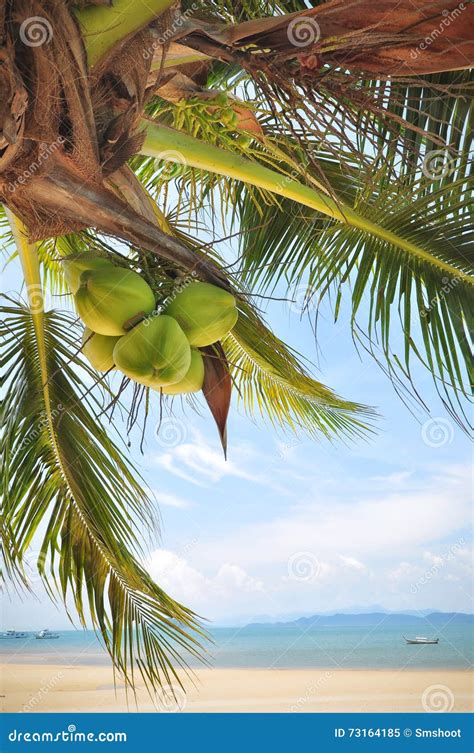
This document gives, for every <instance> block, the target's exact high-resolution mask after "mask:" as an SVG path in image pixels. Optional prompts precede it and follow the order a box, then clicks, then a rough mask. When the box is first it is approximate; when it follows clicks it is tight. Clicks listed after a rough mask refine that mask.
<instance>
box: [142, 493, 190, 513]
mask: <svg viewBox="0 0 474 753" xmlns="http://www.w3.org/2000/svg"><path fill="white" fill-rule="evenodd" d="M151 494H152V496H153V498H154V499H155V500H156V501H157V502H158V504H159V505H164V506H165V507H176V508H178V509H180V510H184V509H185V508H187V507H191V506H192V502H189V500H187V499H183V497H178V496H177V495H176V494H169V493H168V492H160V491H157V490H156V489H151Z"/></svg>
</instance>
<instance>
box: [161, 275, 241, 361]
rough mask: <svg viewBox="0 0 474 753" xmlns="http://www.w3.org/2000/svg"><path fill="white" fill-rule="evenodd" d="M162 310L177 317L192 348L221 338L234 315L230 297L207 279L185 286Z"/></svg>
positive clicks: (231, 324) (230, 326)
mask: <svg viewBox="0 0 474 753" xmlns="http://www.w3.org/2000/svg"><path fill="white" fill-rule="evenodd" d="M166 313H167V314H169V315H170V316H173V317H174V318H175V319H176V320H177V322H178V323H179V324H180V326H181V328H182V329H183V330H184V332H185V334H186V337H187V338H188V340H189V342H190V343H191V345H193V346H195V347H196V348H202V347H204V346H205V345H212V344H213V343H215V342H217V341H218V340H222V338H223V337H225V335H227V333H228V332H230V330H231V329H232V327H234V325H235V323H236V321H237V317H238V312H237V308H236V300H235V298H234V296H233V295H232V294H231V293H228V292H227V290H222V289H221V288H218V287H216V286H215V285H210V284H209V283H207V282H193V283H191V284H190V285H188V286H187V287H186V288H185V289H184V290H182V291H181V292H180V293H178V295H177V296H176V298H175V299H174V300H173V301H171V303H169V304H168V305H167V307H166Z"/></svg>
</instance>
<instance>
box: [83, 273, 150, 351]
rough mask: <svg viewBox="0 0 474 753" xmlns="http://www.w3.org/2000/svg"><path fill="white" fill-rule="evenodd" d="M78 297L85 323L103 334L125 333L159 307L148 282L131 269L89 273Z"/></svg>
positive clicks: (85, 274)
mask: <svg viewBox="0 0 474 753" xmlns="http://www.w3.org/2000/svg"><path fill="white" fill-rule="evenodd" d="M80 283H81V284H80V287H79V290H78V291H77V293H76V294H75V296H74V301H75V304H76V310H77V313H78V314H79V316H80V317H81V319H82V321H83V322H84V324H85V325H86V327H89V329H91V330H92V331H93V332H97V333H98V334H99V335H109V336H112V337H113V336H117V335H123V334H125V333H126V332H127V331H128V330H129V329H130V328H131V327H133V326H134V324H135V323H136V322H139V321H140V320H141V319H143V318H144V317H145V316H146V315H147V314H150V313H151V312H152V311H153V309H154V308H155V296H154V294H153V291H152V289H151V288H150V286H149V285H148V283H147V282H146V281H145V280H144V279H143V277H140V275H139V274H137V273H136V272H133V271H132V270H130V269H122V268H121V267H114V266H112V267H111V269H106V270H103V269H100V270H97V271H90V270H86V271H85V272H83V273H82V274H81V277H80Z"/></svg>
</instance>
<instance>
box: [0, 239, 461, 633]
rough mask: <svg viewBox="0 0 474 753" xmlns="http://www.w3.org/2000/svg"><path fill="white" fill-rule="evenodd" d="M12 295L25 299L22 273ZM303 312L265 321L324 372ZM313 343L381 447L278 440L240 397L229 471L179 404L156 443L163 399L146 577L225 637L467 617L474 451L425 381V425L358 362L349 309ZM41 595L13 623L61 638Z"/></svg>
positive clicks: (368, 365)
mask: <svg viewBox="0 0 474 753" xmlns="http://www.w3.org/2000/svg"><path fill="white" fill-rule="evenodd" d="M232 253H235V249H234V250H229V255H231V254H232ZM5 282H6V286H5V287H6V289H7V290H13V289H14V288H17V286H18V271H17V270H15V267H14V266H13V265H11V268H10V269H9V270H8V271H7V273H6V275H5ZM62 300H64V299H62ZM297 309H298V307H297V306H291V305H290V304H288V303H286V302H279V303H277V302H272V303H271V304H269V306H268V312H267V320H268V322H269V323H270V324H271V325H272V327H273V328H274V329H275V331H276V332H277V334H278V335H279V336H281V337H282V338H283V339H286V340H287V342H289V343H290V344H291V345H293V346H294V347H295V348H297V349H298V350H299V351H300V352H302V353H304V355H305V356H307V357H308V358H310V359H313V360H315V358H316V349H315V343H314V334H313V332H312V330H311V327H310V324H309V322H308V321H307V320H306V319H303V320H301V318H300V315H299V312H298V310H297ZM318 346H319V361H318V366H319V371H317V372H316V374H317V378H319V379H320V380H321V381H323V382H324V383H325V384H327V385H329V386H331V387H332V388H334V389H335V390H336V391H337V392H339V393H340V394H341V395H342V396H344V397H347V398H351V399H354V400H357V401H359V402H364V403H367V404H370V405H373V406H376V407H377V409H378V410H379V411H380V413H381V419H380V420H379V422H378V432H377V434H376V435H374V436H373V437H372V438H371V439H369V440H368V441H367V442H363V441H360V442H357V443H355V444H345V443H344V442H342V441H336V442H334V443H333V444H331V443H329V442H328V441H326V440H324V439H322V440H321V441H320V442H315V441H312V440H309V439H307V438H304V437H298V438H295V437H294V436H292V435H284V434H282V433H276V432H275V431H274V430H273V429H272V428H271V427H269V426H268V425H266V424H265V423H264V422H263V421H262V420H261V419H260V418H256V420H255V421H252V420H250V419H249V418H248V417H247V416H245V414H244V412H243V410H242V408H239V406H238V405H237V401H236V399H235V398H236V396H235V398H234V403H233V407H232V411H231V416H230V421H229V431H228V433H229V460H228V462H227V463H226V462H225V461H224V459H223V456H222V452H221V450H220V446H219V442H218V438H217V433H216V430H215V427H214V425H213V422H212V419H211V417H210V416H209V415H208V413H207V412H206V410H205V409H204V408H203V411H202V415H197V414H196V413H193V412H192V411H190V410H187V411H186V413H183V412H182V411H181V409H180V407H179V403H178V402H176V401H175V405H174V410H173V417H165V420H164V424H163V425H162V429H161V432H160V433H159V434H158V436H156V433H155V427H156V423H157V420H158V396H156V398H155V403H154V406H153V409H152V416H151V418H150V421H149V426H148V431H147V441H146V447H145V454H144V455H143V456H141V455H140V454H139V452H138V450H137V449H134V451H133V456H134V458H135V460H136V462H137V463H138V464H139V466H140V468H141V471H142V473H143V475H144V476H145V478H146V481H147V484H148V485H149V488H150V490H152V492H153V494H154V496H155V500H156V504H157V506H158V507H159V510H160V515H161V540H160V543H158V542H157V541H155V542H152V544H151V548H150V555H149V558H148V560H147V563H146V564H147V567H148V568H149V569H150V572H151V573H152V574H153V575H154V576H155V577H156V579H157V580H158V581H159V583H160V585H161V586H162V587H164V588H165V589H166V590H168V592H169V593H170V594H171V595H172V596H174V597H176V598H178V599H180V600H182V601H184V602H185V603H186V604H187V605H188V606H190V607H192V608H194V609H195V610H196V611H197V612H199V613H200V614H201V615H203V616H206V617H208V618H209V619H211V620H213V621H214V622H215V623H217V624H240V623H243V622H247V621H252V620H259V619H263V618H265V619H278V618H282V617H283V618H287V617H297V616H300V615H303V614H311V613H314V612H331V611H337V610H339V609H349V608H360V609H362V608H368V607H371V606H373V605H380V606H381V607H384V608H386V609H390V610H404V609H410V610H423V609H426V608H433V609H441V610H446V611H449V610H460V611H472V587H471V576H470V557H469V550H470V536H471V525H472V518H471V507H470V494H471V480H470V463H471V447H470V443H469V442H468V440H467V439H466V437H465V436H464V434H463V433H462V431H461V430H460V429H459V428H458V427H457V426H456V424H455V423H454V422H453V421H452V420H451V419H450V418H449V417H448V416H447V414H446V413H445V412H444V411H443V408H442V406H441V405H440V403H439V400H438V398H437V396H436V392H435V389H434V387H433V385H432V382H431V377H430V375H429V374H428V373H427V372H424V370H422V369H415V373H416V378H417V385H418V387H419V388H420V389H421V391H422V393H423V396H424V398H425V399H426V401H427V403H428V404H429V407H430V409H431V418H430V416H428V415H427V414H424V413H422V412H421V411H420V410H418V413H417V416H416V417H414V416H413V415H411V414H410V412H409V411H408V410H407V408H406V407H405V406H404V405H403V404H402V402H401V401H400V399H399V398H398V397H397V396H396V394H395V392H394V390H393V388H392V386H391V384H390V382H389V381H388V379H387V378H386V377H385V376H384V374H383V373H382V371H381V370H380V368H379V367H378V366H377V365H376V364H375V362H374V361H373V360H372V359H371V358H370V357H369V356H366V355H364V357H363V359H362V360H361V359H360V357H359V355H358V354H357V352H356V350H355V348H354V345H353V343H352V339H351V334H350V331H349V325H348V313H347V312H343V314H342V316H341V318H340V321H339V322H338V323H337V324H336V325H335V324H334V323H333V321H332V314H331V311H330V308H329V306H325V307H324V308H323V309H322V311H321V315H320V319H319V329H318ZM433 418H435V419H439V420H438V421H437V423H434V422H433V420H432V419H433ZM33 586H34V589H35V592H36V594H37V598H38V599H39V604H38V601H37V600H36V601H35V600H34V599H33V597H30V596H28V597H26V598H24V599H23V600H22V601H21V600H20V599H19V598H18V597H17V596H13V595H12V597H11V601H10V604H9V605H7V608H6V610H5V613H6V614H4V623H5V626H7V627H10V626H11V627H15V628H17V629H25V628H28V627H33V628H35V627H37V626H38V625H37V624H36V621H35V624H34V625H32V617H31V615H32V613H35V614H37V613H38V609H40V610H41V619H40V622H41V624H42V625H43V623H44V624H45V625H46V624H47V625H48V626H49V627H52V628H61V627H67V626H68V624H69V623H68V621H67V618H66V617H65V615H64V613H63V611H62V609H61V608H60V607H59V608H56V607H54V606H53V605H51V604H50V603H49V601H48V599H47V597H46V596H45V595H44V592H43V591H42V587H41V585H40V584H39V583H38V581H37V578H34V576H33ZM32 609H34V610H35V612H32ZM6 623H8V625H7V624H6ZM40 627H41V626H40Z"/></svg>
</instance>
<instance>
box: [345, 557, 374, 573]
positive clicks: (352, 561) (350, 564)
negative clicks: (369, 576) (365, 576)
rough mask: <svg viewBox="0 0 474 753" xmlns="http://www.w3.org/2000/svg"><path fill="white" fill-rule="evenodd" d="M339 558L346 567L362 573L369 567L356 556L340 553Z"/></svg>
mask: <svg viewBox="0 0 474 753" xmlns="http://www.w3.org/2000/svg"><path fill="white" fill-rule="evenodd" d="M339 559H340V560H341V562H342V564H343V565H344V567H347V568H348V570H356V571H357V572H360V573H363V572H366V570H367V567H366V566H365V565H364V563H363V562H361V561H360V560H357V559H356V558H355V557H345V556H344V555H343V554H340V555H339Z"/></svg>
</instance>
